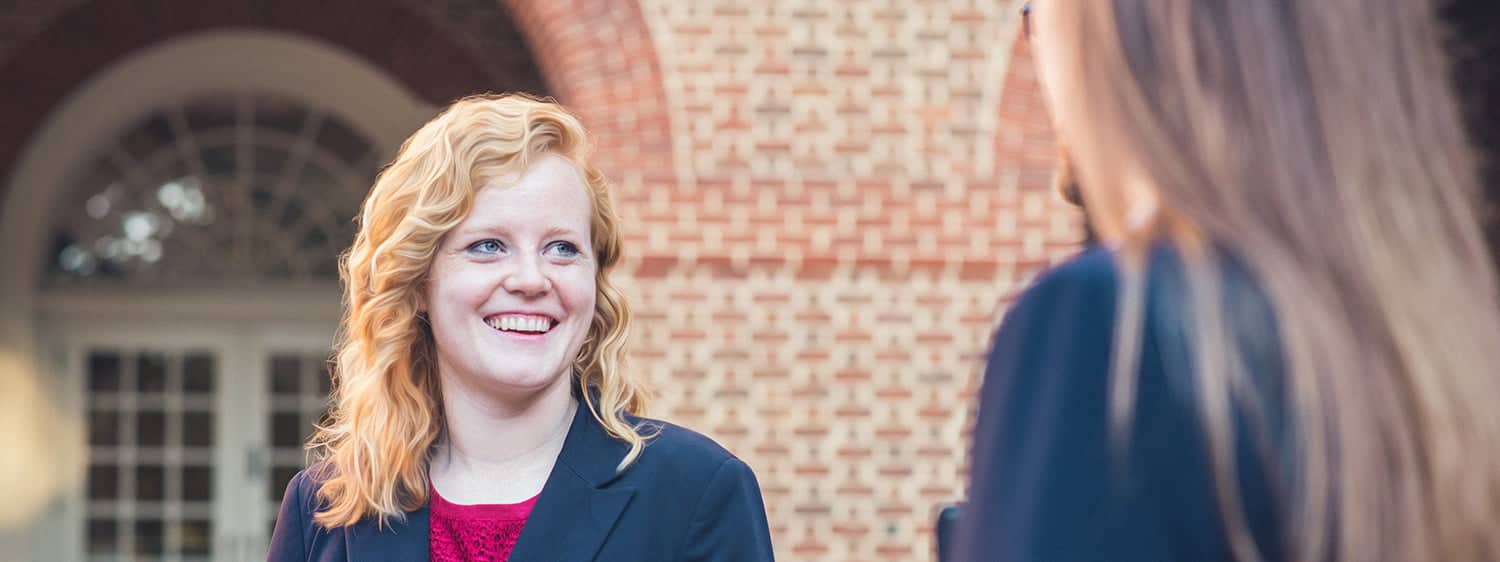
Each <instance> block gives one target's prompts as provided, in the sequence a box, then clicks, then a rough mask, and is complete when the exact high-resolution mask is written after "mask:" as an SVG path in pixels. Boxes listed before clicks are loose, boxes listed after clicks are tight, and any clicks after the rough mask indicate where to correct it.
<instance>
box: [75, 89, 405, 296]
mask: <svg viewBox="0 0 1500 562" xmlns="http://www.w3.org/2000/svg"><path fill="white" fill-rule="evenodd" d="M378 158H379V153H378V152H376V151H375V150H374V144H373V143H372V142H371V141H370V140H369V139H367V138H366V137H365V136H364V135H362V134H361V133H359V132H358V131H357V130H356V129H355V128H353V127H351V126H350V125H349V124H347V123H345V122H344V121H343V119H341V118H340V117H339V116H337V115H333V114H330V113H328V112H327V111H325V110H322V109H320V108H317V107H315V106H309V105H308V104H306V103H303V102H301V101H300V100H297V99H295V98H291V97H288V96H282V95H276V94H268V93H256V92H218V93H209V94H199V95H196V96H194V97H192V98H188V99H184V100H180V101H178V100H174V101H171V102H168V103H164V104H163V105H161V106H160V107H158V108H155V109H153V110H151V111H150V112H148V113H147V114H145V115H143V116H142V117H141V118H140V119H139V120H137V121H136V122H135V123H134V124H132V125H131V126H130V127H129V128H127V129H125V130H124V131H123V133H122V134H120V135H119V136H118V137H116V138H114V139H112V140H111V141H110V142H108V143H106V144H104V145H103V146H101V147H100V150H99V151H98V153H97V155H96V156H94V157H93V158H92V159H91V161H90V162H88V163H87V164H86V165H85V170H86V171H85V172H84V174H83V175H82V176H81V177H80V178H79V179H78V181H76V182H75V183H74V184H73V185H72V186H70V193H69V195H68V196H67V197H65V198H64V199H63V200H62V202H61V204H60V206H59V208H58V209H56V211H57V212H58V214H57V215H55V216H54V217H53V221H54V222H53V228H52V238H53V240H52V251H51V252H49V253H48V254H47V261H48V263H47V264H46V272H47V273H46V284H47V285H48V286H51V287H58V286H69V285H77V284H96V285H97V284H110V285H131V286H147V287H157V288H161V287H172V286H181V285H190V286H213V285H224V284H234V285H241V286H243V285H245V284H247V282H279V281H314V282H315V281H336V280H337V278H338V270H337V256H338V253H339V252H340V251H342V250H343V249H344V248H346V247H347V246H348V245H349V243H350V242H351V241H352V240H353V235H354V221H353V219H354V215H355V213H356V211H357V209H358V206H359V202H360V199H361V198H362V197H363V195H364V193H365V191H366V190H367V189H368V187H369V185H370V183H371V181H372V180H373V179H374V174H375V169H376V166H377V163H378V162H379V160H378Z"/></svg>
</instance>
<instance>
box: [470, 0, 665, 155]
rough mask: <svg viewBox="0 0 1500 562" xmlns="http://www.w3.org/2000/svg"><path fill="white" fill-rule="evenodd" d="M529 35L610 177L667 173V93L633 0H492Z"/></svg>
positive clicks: (551, 83)
mask: <svg viewBox="0 0 1500 562" xmlns="http://www.w3.org/2000/svg"><path fill="white" fill-rule="evenodd" d="M497 1H500V2H502V3H503V4H504V5H505V6H506V7H507V8H508V9H509V11H510V12H511V17H512V18H514V19H515V21H516V23H517V27H519V28H520V29H521V32H522V33H524V34H525V35H526V38H527V43H528V44H530V45H531V49H532V54H533V56H535V57H536V61H537V65H538V66H539V67H541V69H542V75H543V76H544V77H545V78H546V80H547V84H548V85H549V86H550V87H551V91H552V92H553V93H554V94H555V95H556V96H557V98H558V100H559V101H561V102H563V103H565V104H567V105H568V106H569V107H570V108H572V109H573V110H575V111H577V112H578V113H579V116H580V118H582V119H583V121H584V123H585V124H586V125H587V126H588V127H589V130H590V133H592V135H593V137H594V140H595V143H596V144H597V146H598V157H599V163H600V165H601V166H603V167H604V169H607V170H610V171H611V172H610V174H611V175H612V176H617V177H621V178H629V177H631V176H636V177H641V178H649V177H652V176H660V175H664V174H670V173H671V170H672V139H671V123H670V117H669V113H668V108H667V94H666V90H665V86H664V84H663V81H662V72H661V67H660V62H659V59H658V57H657V54H656V47H655V45H654V44H653V43H652V40H651V31H650V29H649V28H648V27H647V25H646V19H645V17H644V16H643V15H642V13H641V7H640V3H639V2H637V1H635V0H629V1H622V0H547V1H537V0H497Z"/></svg>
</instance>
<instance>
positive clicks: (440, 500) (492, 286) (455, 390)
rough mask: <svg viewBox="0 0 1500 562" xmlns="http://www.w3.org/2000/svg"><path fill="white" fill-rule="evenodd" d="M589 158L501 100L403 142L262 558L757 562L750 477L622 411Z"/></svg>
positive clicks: (620, 328)
mask: <svg viewBox="0 0 1500 562" xmlns="http://www.w3.org/2000/svg"><path fill="white" fill-rule="evenodd" d="M588 157H589V154H588V142H587V139H586V137H585V136H584V131H583V128H582V127H581V126H580V125H579V122H578V120H577V119H576V118H574V117H573V116H572V115H570V114H568V113H567V112H566V111H565V110H564V109H563V108H562V107H560V106H558V105H556V104H553V103H549V102H546V101H540V100H535V99H532V98H528V97H523V96H516V95H508V96H499V97H473V98H467V99H463V100H460V101H458V102H457V103H454V104H453V105H452V106H450V107H449V108H448V109H447V110H445V111H444V112H443V113H442V114H441V115H438V116H437V117H436V118H434V119H433V120H432V121H430V122H428V123H427V124H426V125H424V126H423V127H422V128H421V129H420V130H418V131H417V132H416V133H415V134H413V135H412V136H411V138H409V139H408V140H407V141H406V143H405V144H404V145H403V146H402V148H401V151H400V153H399V154H398V155H397V156H396V159H395V161H394V162H393V163H391V164H390V166H388V167H387V168H386V169H385V170H384V171H383V172H382V173H381V175H380V177H379V179H378V180H376V182H375V185H374V187H373V188H372V189H371V190H370V194H369V197H368V198H367V199H366V200H365V203H364V209H363V214H362V216H361V218H360V222H359V233H358V235H357V237H356V238H355V241H354V246H353V247H352V248H351V249H350V250H349V253H348V255H347V256H346V259H345V260H344V262H343V279H344V283H345V287H344V289H345V305H344V309H345V316H344V321H343V324H342V329H341V330H340V333H339V338H338V343H337V350H336V365H335V368H336V383H337V384H336V386H335V391H334V395H335V396H334V401H333V411H332V418H331V421H329V422H328V423H327V424H326V425H324V426H323V427H321V428H320V430H319V432H318V433H317V434H316V435H314V437H313V438H312V441H311V443H310V444H309V449H310V450H312V451H313V452H314V453H315V454H316V455H317V456H318V457H320V458H321V462H319V463H318V464H316V465H314V466H312V467H310V468H308V469H307V470H304V471H303V472H301V473H299V474H298V475H297V476H296V477H295V478H293V479H292V482H291V484H290V485H289V486H288V487H287V492H286V498H285V500H284V501H283V503H282V506H281V513H280V516H279V517H278V519H277V522H276V530H275V533H274V536H273V538H272V540H271V553H270V557H269V560H271V561H273V562H291V561H313V560H317V561H323V562H333V561H336V560H337V561H344V560H359V561H361V562H365V561H374V560H390V561H396V560H400V561H413V560H433V561H442V562H450V561H455V562H456V561H465V562H481V561H482V562H491V561H494V562H503V561H505V560H510V561H512V562H518V561H533V560H546V561H554V560H555V561H582V560H609V561H612V562H613V561H632V560H634V561H642V562H647V561H649V562H658V561H664V560H676V561H689V560H693V561H699V560H703V561H707V560H715V561H747V562H748V561H757V562H758V561H764V560H771V559H772V555H771V542H770V532H769V530H768V527H767V525H766V515H765V507H764V505H763V504H762V502H761V496H760V488H759V486H758V485H757V484H756V480H755V476H754V474H753V473H752V472H751V471H750V468H749V467H747V466H746V465H745V463H743V462H741V461H740V460H739V459H737V458H735V457H734V456H733V455H731V454H729V453H728V452H726V451H725V450H724V449H723V448H721V447H719V446H718V445H717V444H715V443H714V442H713V441H710V440H709V439H707V438H705V437H703V436H701V435H698V434H696V433H693V432H691V431H689V430H686V429H683V428H680V427H676V426H673V425H671V424H667V423H663V422H659V421H654V420H649V419H645V418H642V417H639V416H640V415H641V414H642V411H643V409H644V407H645V395H644V393H643V391H642V389H641V386H640V382H639V380H638V378H637V375H636V374H634V373H632V372H631V371H630V370H628V369H626V368H625V367H624V366H622V364H621V363H622V360H623V359H624V357H625V338H626V333H627V330H628V328H629V326H630V309H629V307H628V306H627V305H626V302H625V299H624V298H623V296H622V295H621V294H620V292H619V291H618V290H616V289H615V287H614V286H613V285H612V284H611V283H610V277H609V274H610V271H611V269H613V268H614V266H615V264H616V263H617V262H618V261H619V258H620V251H621V235H620V228H619V225H618V223H617V219H616V218H615V215H614V210H613V207H612V204H611V202H610V197H609V192H608V189H607V184H606V182H605V180H604V176H603V175H602V174H600V173H599V171H598V170H596V169H594V168H593V167H592V166H591V165H590V164H589V160H588Z"/></svg>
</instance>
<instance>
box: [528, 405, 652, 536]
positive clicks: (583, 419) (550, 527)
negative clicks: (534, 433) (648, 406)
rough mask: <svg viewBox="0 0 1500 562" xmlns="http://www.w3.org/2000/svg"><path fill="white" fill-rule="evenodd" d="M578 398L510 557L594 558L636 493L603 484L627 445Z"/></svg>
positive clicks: (611, 479)
mask: <svg viewBox="0 0 1500 562" xmlns="http://www.w3.org/2000/svg"><path fill="white" fill-rule="evenodd" d="M581 402H582V401H581V400H580V404H579V407H578V413H577V414H575V415H574V417H573V425H572V426H570V427H569V428H568V437H567V440H566V441H564V442H563V450H562V453H561V454H559V455H558V457H557V463H556V464H555V465H553V467H552V473H551V474H549V475H548V476H547V484H546V485H544V486H543V487H542V495H541V496H540V497H538V498H537V501H536V507H534V508H532V511H531V516H530V518H528V519H527V520H526V527H525V528H524V529H522V530H521V536H520V538H519V539H517V541H516V547H515V550H513V551H511V554H510V562H543V561H546V562H587V561H590V560H593V559H594V557H595V556H596V555H597V554H598V552H599V547H601V546H603V544H604V539H605V538H607V537H609V533H610V531H611V530H613V529H614V526H615V521H616V520H617V519H619V517H620V513H621V512H623V511H624V510H625V506H626V505H628V504H629V503H630V499H631V498H632V497H633V496H634V495H635V490H634V489H632V488H623V487H610V486H608V484H609V483H610V482H612V481H614V480H615V478H616V477H617V476H618V475H617V474H615V466H617V465H619V464H620V460H621V459H623V458H625V453H627V452H629V450H630V447H629V446H628V445H626V444H625V443H623V442H621V441H619V440H617V439H615V438H613V437H610V436H609V434H608V433H607V432H605V430H604V427H603V426H601V425H599V420H596V419H594V415H593V414H592V413H590V412H589V408H588V407H587V406H586V405H585V404H582V403H581Z"/></svg>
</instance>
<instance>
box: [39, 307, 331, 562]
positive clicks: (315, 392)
mask: <svg viewBox="0 0 1500 562" xmlns="http://www.w3.org/2000/svg"><path fill="white" fill-rule="evenodd" d="M53 328H54V330H53V332H52V333H53V334H54V337H51V338H49V340H50V341H51V344H52V346H53V350H52V351H53V353H52V357H53V358H54V361H56V362H58V363H60V364H59V365H56V368H57V372H60V373H64V374H65V375H64V376H65V378H66V380H65V381H63V382H64V384H66V386H67V388H68V389H69V391H70V392H69V394H71V395H72V396H71V398H72V400H70V401H71V402H72V403H73V404H74V405H75V412H76V414H77V415H79V416H81V417H82V419H84V420H85V425H86V428H87V433H88V442H89V460H88V470H87V478H86V483H85V484H84V486H82V488H81V489H79V490H78V491H77V493H76V494H74V496H73V497H71V498H70V500H69V502H68V507H67V511H68V516H67V519H68V525H67V526H68V527H70V528H69V529H67V531H66V532H67V533H68V534H69V535H71V536H72V537H74V540H73V541H71V544H70V545H64V546H63V548H64V549H65V550H67V552H63V553H59V554H62V555H63V556H64V558H63V559H68V560H90V561H105V560H109V561H114V560H128V561H153V562H154V561H161V562H228V561H236V562H237V561H249V560H264V559H265V552H266V545H267V543H268V541H269V538H270V530H271V526H272V524H273V522H274V519H275V516H276V509H277V506H278V505H279V503H280V500H281V494H282V491H283V489H284V487H285V485H286V482H287V481H288V480H289V479H290V478H291V476H292V474H294V473H295V472H296V471H297V470H298V469H300V468H301V467H302V466H303V465H304V462H305V457H304V454H303V449H302V444H303V442H305V441H306V438H307V437H308V435H309V434H310V433H311V432H312V431H313V424H314V423H315V422H317V421H318V420H319V419H320V417H321V415H322V412H323V408H324V405H325V399H326V396H327V394H328V390H329V382H328V381H329V378H328V374H327V367H326V366H327V359H328V355H329V343H330V342H331V339H332V332H331V327H330V326H329V325H327V323H324V322H304V323H300V324H298V323H287V322H271V321H259V322H256V321H251V322H239V323H235V322H229V321H217V322H213V321H204V320H199V321H195V322H180V323H164V322H160V321H151V322H130V321H108V320H98V319H95V320H91V321H87V322H77V321H71V322H62V323H58V324H54V325H53Z"/></svg>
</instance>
